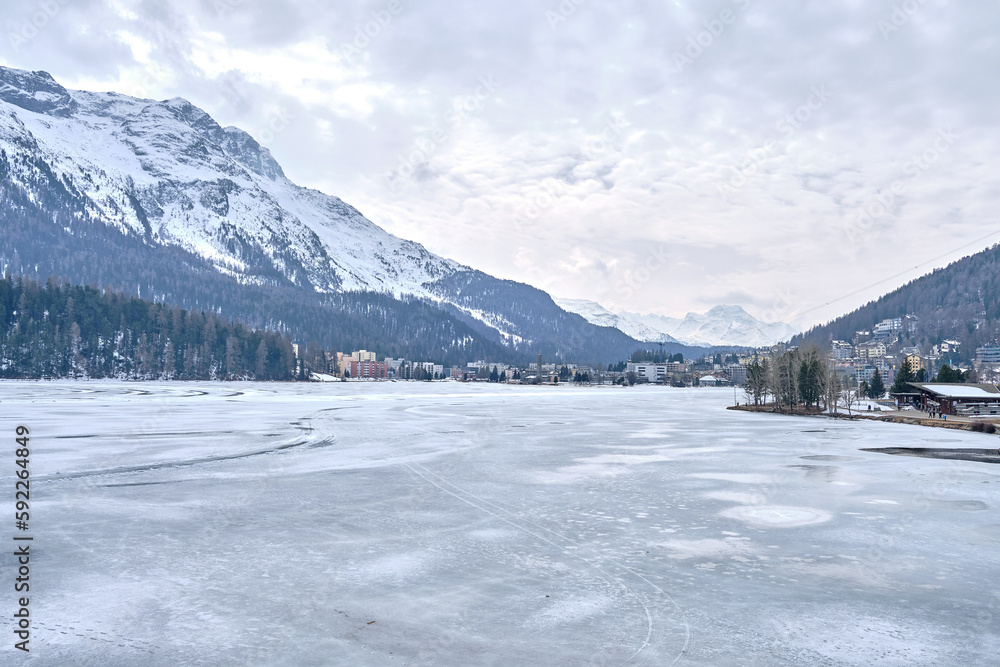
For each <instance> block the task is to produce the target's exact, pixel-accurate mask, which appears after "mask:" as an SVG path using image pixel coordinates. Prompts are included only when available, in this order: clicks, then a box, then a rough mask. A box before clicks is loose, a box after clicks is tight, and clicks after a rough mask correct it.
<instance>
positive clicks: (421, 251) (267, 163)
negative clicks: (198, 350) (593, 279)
mask: <svg viewBox="0 0 1000 667" xmlns="http://www.w3.org/2000/svg"><path fill="white" fill-rule="evenodd" d="M0 222H2V225H3V232H4V233H3V235H2V238H0V268H3V270H5V271H11V272H13V273H15V274H17V273H23V274H26V275H32V276H37V277H39V278H40V279H42V280H45V279H47V278H48V276H49V275H50V274H54V275H56V276H58V277H59V278H60V279H62V280H67V281H71V282H74V283H76V284H91V283H93V284H96V285H100V286H108V287H114V288H120V289H124V290H127V291H128V292H130V293H133V294H136V295H137V296H140V297H143V298H146V299H153V300H157V301H165V302H169V303H172V304H176V305H179V306H182V307H191V308H199V309H203V310H210V311H214V312H217V313H219V314H222V315H223V316H226V317H233V318H241V319H243V320H244V321H246V322H247V323H248V324H251V325H254V326H266V327H268V328H271V329H276V330H279V331H285V332H287V333H289V334H290V335H292V336H293V337H294V338H296V339H298V340H303V341H304V340H316V341H317V342H319V343H321V344H323V345H325V346H336V347H339V348H342V349H349V348H351V347H352V346H353V347H367V348H369V349H375V350H377V351H378V352H379V353H384V354H394V355H407V356H410V357H411V358H413V357H416V358H426V359H435V360H441V361H456V362H457V361H463V360H471V359H476V358H490V359H496V360H510V361H513V360H517V359H522V360H523V359H526V358H529V357H530V356H531V355H534V354H535V353H538V352H541V353H543V354H544V355H546V356H547V357H549V358H553V357H562V358H565V359H574V360H579V361H603V362H608V361H615V360H619V359H623V358H625V357H626V356H627V355H628V354H629V353H631V352H632V351H634V350H635V349H636V348H637V347H638V341H637V340H636V339H634V338H632V337H631V336H629V335H628V334H627V333H625V332H623V331H622V330H621V329H618V328H615V327H605V326H601V325H595V324H593V323H591V322H589V321H588V320H586V319H584V318H583V317H580V316H579V315H577V314H574V313H570V312H567V311H565V310H563V309H562V308H560V307H559V306H557V305H556V303H554V302H553V300H552V299H551V298H550V297H549V295H548V294H546V293H545V292H543V291H541V290H538V289H535V288H534V287H531V286H529V285H525V284H523V283H517V282H513V281H509V280H499V279H497V278H494V277H492V276H489V275H487V274H485V273H482V272H480V271H477V270H475V269H473V268H471V267H468V266H464V265H462V264H459V263H457V262H455V261H452V260H449V259H445V258H442V257H439V256H437V255H435V254H434V253H431V252H429V251H428V250H427V249H426V248H424V247H423V246H421V245H420V244H418V243H414V242H412V241H406V240H403V239H400V238H397V237H395V236H393V235H392V234H389V233H388V232H386V231H385V230H383V229H381V228H380V227H378V226H377V225H375V224H374V223H372V222H370V221H369V220H368V219H366V218H365V217H364V216H363V215H362V214H361V213H360V212H358V211H357V210H356V209H354V208H353V207H351V206H350V205H348V204H346V203H345V202H343V201H341V200H340V199H338V198H337V197H333V196H330V195H326V194H323V193H322V192H317V191H315V190H310V189H308V188H304V187H300V186H298V185H296V184H294V183H292V182H291V181H290V180H289V179H288V178H286V177H285V174H284V172H283V171H282V168H281V166H280V165H279V164H278V163H277V162H276V161H275V160H274V158H273V157H272V156H271V154H270V152H269V151H268V150H267V149H266V148H264V147H263V146H261V145H260V144H258V143H257V141H255V140H254V139H253V138H252V137H251V136H250V135H249V134H247V133H246V132H244V131H242V130H240V129H238V128H235V127H221V126H220V125H219V124H218V123H216V121H215V120H213V119H212V117H211V116H209V115H208V114H207V113H205V112H204V111H202V110H201V109H198V108H197V107H195V106H194V105H192V104H191V103H189V102H187V101H186V100H183V99H180V98H174V99H171V100H165V101H154V100H144V99H137V98H133V97H128V96H125V95H119V94H116V93H93V92H82V91H70V90H67V89H66V88H64V87H63V86H61V85H59V84H58V83H57V82H56V81H55V80H54V79H53V78H52V77H51V76H50V75H49V74H47V73H45V72H27V71H22V70H15V69H9V68H4V67H0ZM678 350H680V348H678Z"/></svg>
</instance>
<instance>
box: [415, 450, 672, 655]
mask: <svg viewBox="0 0 1000 667" xmlns="http://www.w3.org/2000/svg"><path fill="white" fill-rule="evenodd" d="M396 460H397V461H398V462H399V463H400V464H401V465H403V466H404V467H406V468H408V469H409V470H410V471H411V472H412V473H413V474H415V475H417V476H418V477H420V478H422V479H423V480H424V481H426V482H427V483H428V484H431V485H432V486H434V487H436V488H437V489H439V490H440V491H442V492H444V493H447V494H448V495H450V496H453V497H454V498H456V499H458V500H460V501H462V502H463V503H466V504H467V505H470V506H472V507H474V508H476V509H477V510H479V511H481V512H484V513H485V514H489V515H490V516H492V517H493V518H495V519H499V520H500V521H503V522H504V523H507V524H509V525H511V526H513V527H514V528H516V529H518V530H519V531H521V532H524V533H527V534H528V535H531V536H532V537H534V538H536V539H539V540H542V541H543V542H545V543H547V544H549V545H551V546H552V547H555V548H556V549H558V550H559V551H561V552H562V553H563V554H564V555H567V556H570V557H572V558H574V559H576V560H579V561H582V562H583V563H585V564H586V565H588V566H589V567H591V568H593V569H595V570H597V571H598V572H600V573H601V574H602V575H603V576H604V577H605V578H607V579H610V580H612V581H614V582H616V583H617V584H618V585H619V586H621V587H622V588H623V589H625V590H626V591H628V592H629V593H630V594H631V595H632V596H633V597H634V598H635V599H636V600H637V601H638V602H639V604H640V605H642V608H643V611H644V612H645V615H646V637H645V639H644V640H643V642H642V645H641V646H640V647H639V648H638V650H636V652H635V653H633V654H632V655H631V656H629V660H630V661H631V660H634V659H635V658H636V657H637V656H638V655H639V654H640V653H642V652H643V651H644V650H646V649H647V648H648V647H649V645H650V643H651V641H652V636H653V627H654V623H653V615H652V613H651V612H650V610H649V605H648V604H647V603H646V599H645V596H644V595H642V594H640V593H639V592H637V591H636V590H635V589H633V588H632V587H631V586H629V585H628V584H627V583H625V581H624V580H623V579H622V578H621V577H619V576H618V575H616V574H614V573H612V572H608V571H607V570H605V569H604V568H602V567H601V566H600V565H598V564H596V563H594V562H592V561H590V560H588V559H586V558H584V557H583V556H578V555H576V554H574V553H571V552H569V551H568V550H567V549H566V547H565V546H563V545H560V544H557V543H556V542H554V541H553V540H551V539H549V538H547V537H545V536H544V535H539V534H538V533H537V532H534V531H532V530H531V529H530V528H527V527H525V526H524V525H522V524H521V523H518V521H521V522H524V523H527V524H529V525H531V526H534V527H535V528H536V529H538V530H539V531H542V532H545V533H549V534H551V535H554V536H555V537H557V538H559V539H561V540H563V541H564V544H565V543H570V544H572V545H573V546H576V547H580V546H581V545H580V544H578V543H576V542H573V540H572V539H570V538H568V537H566V536H565V535H562V534H561V533H558V532H556V531H554V530H552V529H550V528H546V527H545V526H542V525H540V524H538V523H536V522H534V521H532V520H530V519H525V518H523V517H521V516H520V515H518V514H516V513H515V512H512V511H510V510H508V509H507V508H505V507H503V506H502V505H498V504H497V503H494V502H492V501H490V500H486V499H485V498H482V497H481V496H477V495H476V494H474V493H472V492H470V491H467V490H465V489H463V488H462V487H460V486H458V485H456V484H453V483H452V482H449V481H448V480H446V479H444V478H442V477H440V476H439V475H437V474H435V473H434V472H432V471H430V470H429V469H427V468H426V467H425V466H423V465H421V464H419V463H416V462H413V463H412V464H411V463H408V462H406V461H404V460H402V459H399V458H397V459H396ZM417 468H419V469H420V470H417ZM421 471H423V472H421ZM432 478H434V479H432ZM435 479H436V480H438V481H439V482H440V483H438V482H437V481H435ZM444 485H448V486H450V487H451V488H453V489H455V491H451V490H449V489H447V488H445V487H444ZM470 498H472V499H474V500H476V501H479V502H480V503H482V504H483V505H489V506H490V507H492V508H494V509H495V510H497V512H503V513H504V514H507V515H509V516H511V517H513V518H511V519H508V518H507V517H504V516H501V515H500V514H498V513H497V512H493V511H490V509H488V508H486V507H483V506H481V505H477V504H476V503H475V502H473V500H470ZM515 519H516V520H515ZM583 548H584V549H586V550H587V551H590V552H591V553H593V554H594V556H596V558H597V559H599V560H600V561H604V562H607V563H610V564H612V565H614V566H615V567H617V568H619V569H621V570H624V571H625V572H627V573H629V574H631V575H632V576H634V577H635V578H637V579H639V580H641V581H643V582H644V583H646V584H647V585H648V586H650V587H651V588H653V589H654V590H656V591H657V592H658V593H660V595H662V596H663V597H664V598H666V599H667V600H669V601H670V603H671V604H672V605H673V606H674V609H675V610H676V611H677V612H680V611H681V609H680V606H679V605H678V604H677V602H676V601H675V600H674V599H673V598H672V597H670V595H668V594H667V592H666V591H664V590H663V589H662V588H660V587H659V586H657V585H656V584H654V583H653V582H651V581H650V580H649V579H647V578H646V577H644V576H642V575H641V574H639V573H638V572H636V571H635V570H633V569H632V568H630V567H628V566H627V565H624V564H622V563H620V562H618V561H617V560H615V559H613V558H609V557H608V556H605V555H603V554H600V553H597V552H596V551H594V550H593V549H591V548H589V547H583ZM681 625H682V626H683V627H684V646H682V647H681V650H680V652H678V654H677V656H676V657H675V658H674V659H673V660H672V661H671V663H670V664H672V665H674V664H677V661H679V660H680V659H681V658H682V657H684V655H685V654H686V653H687V650H688V645H689V644H690V641H691V628H690V626H689V625H688V623H687V621H685V620H681ZM646 662H648V658H647V659H643V660H642V662H640V663H639V664H645V663H646Z"/></svg>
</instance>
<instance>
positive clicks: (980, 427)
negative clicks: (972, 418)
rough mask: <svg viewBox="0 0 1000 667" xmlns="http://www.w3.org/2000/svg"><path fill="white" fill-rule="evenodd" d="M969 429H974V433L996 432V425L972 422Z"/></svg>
mask: <svg viewBox="0 0 1000 667" xmlns="http://www.w3.org/2000/svg"><path fill="white" fill-rule="evenodd" d="M969 430H970V431H975V432H976V433H996V432H997V427H996V426H994V425H993V424H987V423H986V422H973V423H972V425H971V426H969Z"/></svg>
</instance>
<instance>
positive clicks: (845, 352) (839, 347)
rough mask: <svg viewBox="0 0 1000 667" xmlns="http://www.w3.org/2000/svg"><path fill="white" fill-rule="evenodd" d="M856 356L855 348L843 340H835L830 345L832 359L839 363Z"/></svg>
mask: <svg viewBox="0 0 1000 667" xmlns="http://www.w3.org/2000/svg"><path fill="white" fill-rule="evenodd" d="M853 356H854V346H853V345H851V344H850V343H848V342H845V341H842V340H835V341H833V342H832V343H830V358H831V359H835V360H837V361H843V360H844V359H850V358H851V357H853Z"/></svg>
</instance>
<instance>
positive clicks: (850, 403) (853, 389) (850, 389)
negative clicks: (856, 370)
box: [843, 375, 862, 417]
mask: <svg viewBox="0 0 1000 667" xmlns="http://www.w3.org/2000/svg"><path fill="white" fill-rule="evenodd" d="M861 394H862V388H861V386H860V385H859V384H858V383H857V380H856V379H855V378H854V376H853V375H852V376H850V377H848V378H847V383H846V385H845V386H844V393H843V396H844V406H845V407H846V408H847V416H848V417H851V416H853V415H852V413H851V409H852V408H853V407H854V406H855V405H856V404H857V403H858V402H860V401H861Z"/></svg>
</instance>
